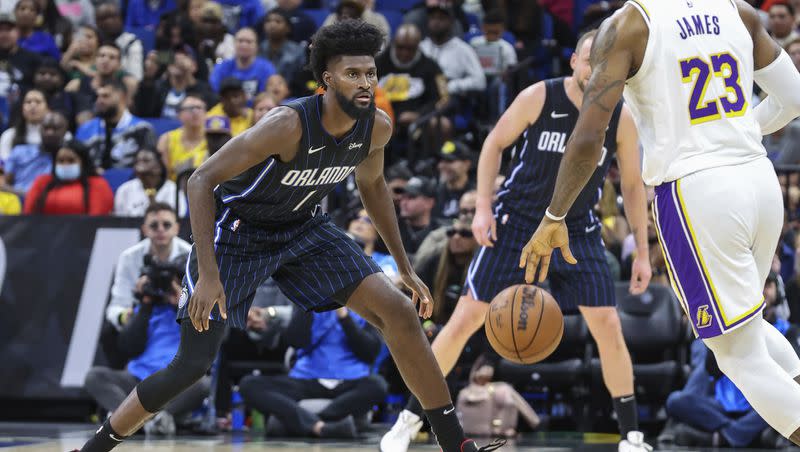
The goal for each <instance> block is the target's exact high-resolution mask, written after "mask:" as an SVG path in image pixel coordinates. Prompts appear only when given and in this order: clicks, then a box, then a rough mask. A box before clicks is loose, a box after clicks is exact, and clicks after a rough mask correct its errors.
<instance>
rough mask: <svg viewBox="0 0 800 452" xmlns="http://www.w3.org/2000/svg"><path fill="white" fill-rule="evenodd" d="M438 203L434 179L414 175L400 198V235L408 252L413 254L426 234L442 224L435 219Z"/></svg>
mask: <svg viewBox="0 0 800 452" xmlns="http://www.w3.org/2000/svg"><path fill="white" fill-rule="evenodd" d="M435 203H436V185H435V183H434V182H433V181H431V180H429V179H427V178H422V177H412V178H411V179H409V180H408V183H407V184H406V186H405V192H404V194H403V197H402V198H401V199H400V217H401V221H400V237H401V238H402V239H403V246H404V247H405V249H406V252H407V253H408V254H410V255H413V254H414V253H416V252H417V249H418V248H419V245H420V244H421V243H422V241H423V240H425V236H427V235H428V233H430V232H431V231H433V230H434V229H436V228H437V227H439V226H440V224H439V223H438V222H437V221H434V219H433V207H434V205H435Z"/></svg>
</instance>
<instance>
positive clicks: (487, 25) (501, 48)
mask: <svg viewBox="0 0 800 452" xmlns="http://www.w3.org/2000/svg"><path fill="white" fill-rule="evenodd" d="M505 23H506V18H505V15H503V13H502V11H500V10H499V9H495V10H492V11H489V12H488V13H486V15H485V16H483V23H482V24H481V30H482V31H483V34H482V35H480V36H475V37H474V38H472V39H470V41H469V44H470V45H471V46H472V48H473V49H475V53H477V54H478V60H480V62H481V67H483V73H484V74H486V76H487V77H499V76H501V75H503V73H504V72H505V71H506V70H507V69H508V68H509V67H510V66H514V65H515V64H517V51H516V50H514V46H512V45H511V44H510V43H509V42H508V41H506V40H505V39H503V33H504V32H505V31H506V26H505Z"/></svg>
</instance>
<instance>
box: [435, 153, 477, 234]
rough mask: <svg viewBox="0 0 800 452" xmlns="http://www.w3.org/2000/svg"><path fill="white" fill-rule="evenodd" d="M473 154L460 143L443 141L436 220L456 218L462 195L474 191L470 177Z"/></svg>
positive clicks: (440, 155)
mask: <svg viewBox="0 0 800 452" xmlns="http://www.w3.org/2000/svg"><path fill="white" fill-rule="evenodd" d="M472 159H473V153H472V151H471V150H470V149H469V147H467V145H466V144H464V143H462V142H460V141H445V142H444V144H443V145H442V149H441V150H440V151H439V165H438V168H439V189H438V190H437V194H436V211H435V213H434V216H436V217H438V218H448V219H453V218H457V217H458V216H459V214H460V210H459V202H460V200H461V197H462V196H463V195H464V193H466V192H468V191H470V190H474V189H475V180H473V179H472V178H471V177H470V169H471V168H472Z"/></svg>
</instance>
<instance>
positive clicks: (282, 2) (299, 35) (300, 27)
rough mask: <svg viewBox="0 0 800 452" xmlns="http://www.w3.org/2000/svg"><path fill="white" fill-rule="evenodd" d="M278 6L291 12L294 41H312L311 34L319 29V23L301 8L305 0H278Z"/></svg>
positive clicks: (292, 37)
mask: <svg viewBox="0 0 800 452" xmlns="http://www.w3.org/2000/svg"><path fill="white" fill-rule="evenodd" d="M277 2H278V8H280V9H282V10H284V11H286V12H287V13H288V14H289V20H290V21H291V22H292V34H291V37H290V38H291V40H292V41H294V42H300V43H302V42H310V41H311V36H313V35H314V33H315V32H316V31H317V24H316V22H314V19H312V18H311V17H309V15H308V14H306V13H304V12H303V10H302V9H300V5H301V4H302V3H303V0H277Z"/></svg>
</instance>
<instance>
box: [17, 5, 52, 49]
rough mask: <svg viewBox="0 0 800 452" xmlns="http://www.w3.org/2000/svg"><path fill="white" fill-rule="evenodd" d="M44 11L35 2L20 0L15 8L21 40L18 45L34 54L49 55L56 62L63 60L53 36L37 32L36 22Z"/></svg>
mask: <svg viewBox="0 0 800 452" xmlns="http://www.w3.org/2000/svg"><path fill="white" fill-rule="evenodd" d="M41 13H42V11H41V10H40V9H39V4H38V3H36V1H35V0H19V1H17V6H15V7H14V16H15V17H16V19H17V31H18V33H19V38H18V41H17V44H19V46H20V47H22V48H23V49H26V50H30V51H31V52H33V53H38V54H40V55H41V54H45V55H49V56H51V57H53V58H55V59H56V60H60V59H61V50H59V49H58V46H57V45H56V42H55V41H54V40H53V36H51V35H50V34H49V33H45V32H43V31H37V30H36V20H37V18H38V17H40V14H41Z"/></svg>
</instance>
